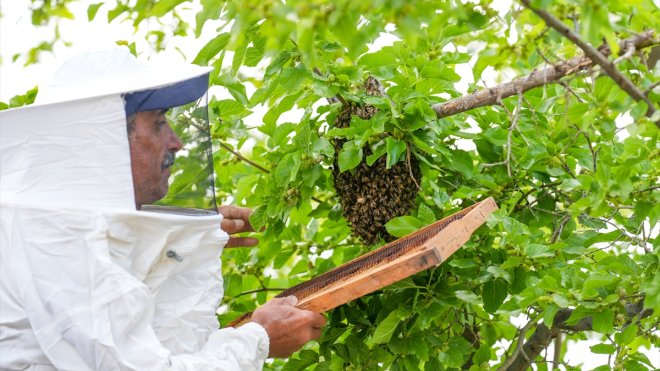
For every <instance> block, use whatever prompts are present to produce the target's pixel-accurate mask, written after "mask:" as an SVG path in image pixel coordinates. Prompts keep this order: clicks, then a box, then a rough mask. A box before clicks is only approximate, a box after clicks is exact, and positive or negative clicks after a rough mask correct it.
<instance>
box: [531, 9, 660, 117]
mask: <svg viewBox="0 0 660 371" xmlns="http://www.w3.org/2000/svg"><path fill="white" fill-rule="evenodd" d="M521 2H522V3H523V4H524V5H525V6H526V7H527V8H529V9H530V10H531V11H533V12H534V13H536V15H538V16H539V17H541V18H542V19H543V20H544V21H545V23H546V24H547V25H548V26H550V27H552V28H554V29H555V30H557V32H559V33H560V34H562V35H563V36H564V37H566V38H567V39H569V40H571V41H572V42H573V43H574V44H575V45H577V46H578V47H579V48H580V49H582V51H583V52H584V54H585V55H586V56H587V57H588V58H589V59H591V60H592V61H593V62H594V63H596V64H598V65H599V66H601V67H602V68H603V70H605V73H607V75H608V76H609V77H611V78H612V79H613V80H614V82H616V83H617V85H619V87H620V88H621V89H623V91H625V92H626V93H628V95H630V96H631V97H632V98H633V99H634V100H636V101H640V100H641V101H644V102H645V103H646V105H647V107H648V108H647V110H646V115H647V116H648V117H651V116H653V113H655V107H654V106H653V103H652V102H651V100H650V99H649V98H648V97H647V96H646V95H644V93H643V92H642V91H641V90H640V89H639V88H638V87H637V86H635V84H633V83H632V81H630V80H629V79H628V78H627V77H626V76H625V75H624V74H623V73H621V71H619V70H618V69H617V68H616V66H615V65H614V63H612V61H610V60H609V59H607V57H606V56H605V55H603V53H601V52H600V51H599V50H598V49H596V48H595V47H594V46H592V45H590V44H589V43H587V42H586V41H584V40H582V38H581V37H580V36H579V35H578V34H577V33H575V31H573V30H571V29H570V28H569V27H568V26H566V25H565V24H564V23H562V22H561V21H560V20H559V19H557V18H555V17H554V16H553V15H552V14H550V13H548V12H546V11H545V10H542V9H537V8H534V7H532V6H531V4H530V3H529V0H521ZM630 48H631V45H630V44H627V45H626V49H625V50H629V49H630ZM632 48H634V45H633V46H632ZM626 53H627V52H626ZM624 56H625V55H624ZM657 125H658V126H660V122H658V123H657Z"/></svg>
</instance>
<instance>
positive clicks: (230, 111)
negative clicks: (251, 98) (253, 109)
mask: <svg viewBox="0 0 660 371" xmlns="http://www.w3.org/2000/svg"><path fill="white" fill-rule="evenodd" d="M213 106H214V107H215V108H216V109H217V110H218V113H219V114H220V116H221V117H225V118H226V117H232V116H236V115H240V114H242V113H244V112H245V107H244V106H243V105H242V104H241V103H239V102H237V101H235V100H233V99H223V100H219V101H217V102H215V103H213Z"/></svg>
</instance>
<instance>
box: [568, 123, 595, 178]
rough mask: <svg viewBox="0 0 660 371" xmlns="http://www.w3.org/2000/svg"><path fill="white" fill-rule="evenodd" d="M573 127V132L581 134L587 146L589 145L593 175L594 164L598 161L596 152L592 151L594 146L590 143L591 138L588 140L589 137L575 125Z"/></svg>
mask: <svg viewBox="0 0 660 371" xmlns="http://www.w3.org/2000/svg"><path fill="white" fill-rule="evenodd" d="M573 127H574V128H575V130H577V131H578V134H582V135H583V136H584V138H585V139H586V140H587V144H589V151H591V157H592V158H593V170H594V174H595V173H596V169H597V166H596V163H597V160H598V151H594V146H593V144H592V143H591V138H589V135H588V134H587V133H586V132H584V131H582V130H581V129H580V128H579V127H578V126H577V125H574V126H573Z"/></svg>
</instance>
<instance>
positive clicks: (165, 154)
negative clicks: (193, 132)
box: [128, 110, 183, 210]
mask: <svg viewBox="0 0 660 371" xmlns="http://www.w3.org/2000/svg"><path fill="white" fill-rule="evenodd" d="M165 112H166V111H164V110H158V111H144V112H138V113H137V114H136V116H135V121H134V123H133V125H129V131H128V143H129V146H130V150H131V172H132V174H133V188H134V190H135V206H136V208H137V209H138V210H139V209H140V208H141V207H142V205H147V204H152V203H154V202H156V201H158V200H160V199H161V198H163V197H165V195H166V194H167V188H168V186H169V183H168V179H169V177H170V166H172V164H173V163H174V154H175V153H176V152H178V151H179V150H180V149H181V147H182V145H183V143H181V139H179V137H178V136H177V135H176V134H175V133H174V131H172V128H171V127H170V125H169V123H168V121H167V117H166V116H165Z"/></svg>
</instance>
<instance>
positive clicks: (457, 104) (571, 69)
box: [432, 30, 660, 118]
mask: <svg viewBox="0 0 660 371" xmlns="http://www.w3.org/2000/svg"><path fill="white" fill-rule="evenodd" d="M659 43H660V40H659V39H656V38H655V36H654V34H653V31H652V30H649V31H645V32H643V33H641V34H638V35H634V36H631V37H629V38H627V39H625V40H622V41H621V42H620V43H619V46H620V47H621V50H627V48H628V45H634V47H635V48H636V49H637V50H639V49H642V48H646V47H649V46H653V45H656V44H659ZM601 53H602V54H603V55H609V54H610V50H609V49H607V48H605V49H603V50H602V52H601ZM593 64H594V63H593V61H592V60H591V59H589V58H587V57H586V56H579V57H575V58H571V59H569V60H565V61H560V62H558V63H556V64H554V65H552V66H550V67H547V68H544V69H542V70H534V71H533V72H532V73H531V74H529V75H527V76H524V77H520V78H517V79H515V80H513V81H510V82H507V83H504V84H501V85H497V86H494V87H492V88H487V89H483V90H479V91H476V92H474V93H472V94H469V95H466V96H463V97H459V98H455V99H452V100H449V101H447V102H443V103H438V104H434V105H433V106H432V108H433V110H434V111H435V112H436V114H437V115H438V118H442V117H447V116H453V115H456V114H459V113H461V112H465V111H469V110H471V109H474V108H479V107H483V106H492V105H494V104H497V101H498V99H504V98H508V97H510V96H513V95H516V94H518V92H523V93H524V92H526V91H528V90H531V89H534V88H537V87H539V86H543V85H546V84H552V83H559V82H560V79H561V78H562V77H564V76H567V75H571V74H574V73H576V72H578V71H580V70H584V69H589V68H591V67H593Z"/></svg>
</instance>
